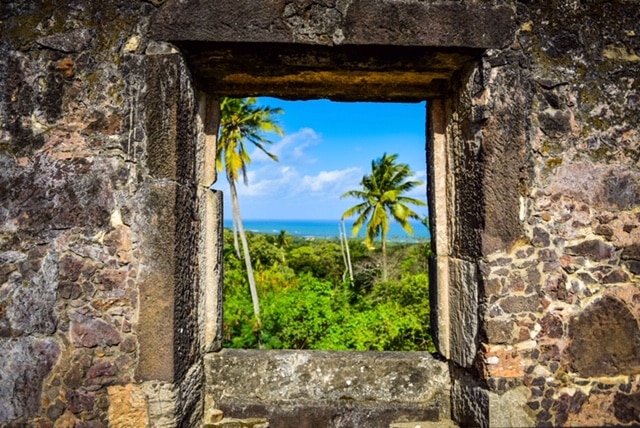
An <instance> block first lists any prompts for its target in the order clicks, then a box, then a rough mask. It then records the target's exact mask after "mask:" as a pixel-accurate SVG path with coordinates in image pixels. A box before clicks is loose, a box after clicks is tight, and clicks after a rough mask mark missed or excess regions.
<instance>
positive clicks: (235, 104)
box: [216, 98, 283, 323]
mask: <svg viewBox="0 0 640 428" xmlns="http://www.w3.org/2000/svg"><path fill="white" fill-rule="evenodd" d="M256 101H257V100H256V98H244V99H239V98H222V99H221V100H220V131H219V136H218V146H217V149H216V168H217V170H218V171H222V170H223V169H224V171H225V175H226V176H227V181H228V182H229V191H230V194H231V208H232V214H233V236H234V246H235V249H236V253H237V254H238V256H240V251H239V248H238V235H240V239H241V241H242V249H243V254H244V261H245V266H246V267H247V278H248V280H249V289H250V291H251V300H252V301H253V311H254V313H255V316H256V319H257V320H258V323H259V322H260V304H259V302H258V292H257V290H256V283H255V278H254V275H253V267H252V265H251V257H250V256H249V245H248V244H247V236H246V234H245V231H244V227H243V225H242V217H241V216H240V204H239V203H238V192H237V190H236V182H237V181H238V179H239V178H240V175H242V179H243V181H244V183H245V184H248V179H247V166H248V165H249V164H250V163H251V156H250V154H249V148H250V147H254V146H255V147H257V148H258V149H260V150H261V151H263V152H264V153H265V154H266V155H267V156H269V157H270V158H271V159H273V160H275V161H277V160H278V158H277V157H276V156H275V155H274V154H272V153H269V152H268V151H267V146H268V145H270V144H272V141H270V140H268V139H266V138H265V137H264V134H265V133H269V132H274V133H276V134H278V135H283V132H282V129H281V128H280V127H279V126H278V125H277V124H276V122H275V116H276V115H278V114H281V113H282V109H279V108H271V107H260V106H257V105H255V104H256Z"/></svg>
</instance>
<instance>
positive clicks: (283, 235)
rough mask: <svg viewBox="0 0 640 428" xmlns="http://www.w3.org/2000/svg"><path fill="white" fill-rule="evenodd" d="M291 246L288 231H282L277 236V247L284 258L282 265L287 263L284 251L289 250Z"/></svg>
mask: <svg viewBox="0 0 640 428" xmlns="http://www.w3.org/2000/svg"><path fill="white" fill-rule="evenodd" d="M290 244H291V236H289V234H288V233H287V231H286V230H281V231H280V233H278V236H276V245H277V246H278V248H280V255H281V257H282V263H285V262H286V259H285V254H284V249H285V248H287V247H288V246H289V245H290Z"/></svg>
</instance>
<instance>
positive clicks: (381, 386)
mask: <svg viewBox="0 0 640 428" xmlns="http://www.w3.org/2000/svg"><path fill="white" fill-rule="evenodd" d="M205 367H206V368H205V371H206V378H207V394H208V395H210V396H211V397H212V398H213V402H215V403H216V407H217V408H219V409H222V410H223V412H224V414H225V415H233V416H234V417H240V418H247V417H265V418H267V419H268V420H269V421H270V423H271V424H272V425H273V426H279V427H284V426H292V427H293V426H324V425H323V424H324V423H326V421H327V420H334V421H340V420H341V421H342V422H340V423H337V425H335V426H375V427H378V426H379V427H382V426H388V424H389V423H390V422H392V421H394V418H397V417H399V416H400V415H403V416H405V417H412V418H413V419H414V420H439V419H441V418H443V417H447V416H448V414H449V386H448V376H449V372H448V367H447V365H446V363H443V362H439V361H437V360H435V359H434V358H433V356H431V354H428V353H424V352H328V351H275V350H270V351H259V350H235V349H225V350H222V351H221V352H219V353H213V354H209V355H207V357H206V359H205ZM421 415H422V416H421ZM310 421H320V422H316V424H315V425H314V424H313V423H312V422H310ZM296 424H297V425H296Z"/></svg>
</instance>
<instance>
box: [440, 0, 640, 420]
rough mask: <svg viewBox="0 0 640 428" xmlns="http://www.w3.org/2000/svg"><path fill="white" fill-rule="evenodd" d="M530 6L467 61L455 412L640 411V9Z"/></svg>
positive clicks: (455, 109)
mask: <svg viewBox="0 0 640 428" xmlns="http://www.w3.org/2000/svg"><path fill="white" fill-rule="evenodd" d="M515 6H516V8H517V9H516V10H517V23H518V28H519V29H518V31H517V34H516V37H515V38H514V41H513V44H512V45H511V46H509V47H508V48H506V49H502V50H489V51H487V52H486V53H485V54H484V55H483V57H482V59H481V60H480V61H479V62H478V63H476V64H475V65H473V66H472V67H471V69H470V70H463V71H462V73H461V75H460V80H459V82H460V85H461V86H459V87H458V89H457V90H456V93H457V95H456V96H455V97H454V98H453V99H449V101H448V111H447V113H446V114H447V115H448V118H449V122H448V128H447V134H446V136H447V139H448V144H449V147H450V150H451V151H450V158H449V160H448V161H449V162H450V164H449V166H450V168H451V170H450V174H451V179H450V180H451V182H452V186H451V189H450V192H451V196H450V198H451V208H450V209H451V212H452V213H454V216H453V220H452V223H453V224H452V231H451V233H450V235H449V239H450V242H451V243H450V245H451V255H452V256H453V257H454V258H455V259H456V260H457V259H462V260H464V261H453V262H452V263H451V264H452V266H451V269H450V273H449V284H450V286H451V288H450V290H449V291H450V296H451V300H452V301H459V300H460V299H459V296H460V295H463V296H464V295H466V293H465V292H464V289H465V287H466V289H467V290H470V289H473V288H474V287H477V289H478V298H477V303H475V302H472V304H470V305H467V306H465V307H459V308H456V307H452V308H450V312H451V313H450V319H451V323H452V324H453V325H452V327H451V329H452V332H451V335H450V337H449V338H448V341H449V343H451V355H450V356H451V358H452V361H453V362H455V365H456V366H458V368H457V369H456V370H454V375H453V378H454V388H453V391H454V392H453V397H452V400H453V407H454V416H455V418H456V419H457V420H458V421H460V422H466V423H469V424H474V425H475V424H485V423H488V424H491V425H496V426H506V425H538V426H545V425H554V426H555V425H561V426H562V425H588V426H592V425H602V424H619V425H629V424H631V425H634V424H638V423H639V422H640V413H639V410H638V409H640V346H639V344H640V334H639V333H640V331H639V330H638V329H639V321H640V306H639V304H638V303H639V302H640V286H639V277H638V274H639V271H638V261H637V259H638V258H639V257H638V255H637V252H638V251H637V248H638V243H639V242H640V232H639V231H638V224H639V223H638V220H639V219H640V218H639V217H638V216H639V215H640V211H639V210H640V172H639V169H638V167H639V166H640V164H639V160H640V157H639V154H640V151H639V150H640V134H639V133H638V125H639V120H640V115H639V114H638V102H637V101H638V96H639V92H638V91H639V90H640V88H639V86H638V81H637V76H638V75H639V74H638V73H639V72H640V58H639V57H638V56H637V55H636V53H637V52H639V51H640V39H638V37H637V34H638V30H639V27H638V17H639V16H640V9H639V8H638V5H637V3H635V2H611V3H603V2H570V1H566V2H558V4H556V5H555V6H554V7H550V6H549V5H547V4H546V3H544V4H543V3H541V2H540V3H539V2H526V3H525V2H522V3H516V4H515ZM473 260H475V263H474V264H475V266H476V267H477V270H478V275H479V277H478V278H477V279H475V277H473V276H471V277H470V276H468V275H467V276H466V278H464V279H463V280H461V281H456V275H454V274H455V273H457V272H464V270H465V269H463V267H464V266H469V261H471V262H472V263H473ZM467 270H468V269H467ZM458 277H460V275H458ZM458 283H459V284H460V286H457V285H456V284H458ZM472 284H475V285H473V286H472V287H471V285H472ZM460 289H463V291H462V292H460V291H459V290H460ZM473 303H475V304H476V306H475V307H474V306H473ZM462 309H464V312H463V311H462ZM469 309H471V311H472V312H473V313H476V314H477V318H476V317H475V316H473V317H472V319H471V320H469V319H468V311H469ZM475 325H478V326H479V330H478V331H477V332H476V331H475V330H474V329H473V328H469V326H471V327H473V326H475ZM456 326H463V327H462V328H458V330H460V331H458V334H456ZM469 343H474V344H475V348H474V349H473V351H476V353H474V354H470V353H469V352H465V351H468V348H469ZM458 370H459V371H458Z"/></svg>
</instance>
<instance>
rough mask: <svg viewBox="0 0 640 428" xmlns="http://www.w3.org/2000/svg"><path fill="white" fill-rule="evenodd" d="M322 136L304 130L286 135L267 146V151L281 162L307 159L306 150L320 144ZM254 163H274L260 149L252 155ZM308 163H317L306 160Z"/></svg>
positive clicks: (307, 129)
mask: <svg viewBox="0 0 640 428" xmlns="http://www.w3.org/2000/svg"><path fill="white" fill-rule="evenodd" d="M320 141H321V138H320V136H319V135H318V134H317V133H316V132H315V131H314V130H313V129H311V128H302V129H300V130H299V131H298V132H294V133H293V134H288V135H285V136H284V137H283V138H282V139H281V140H280V141H278V142H276V143H274V144H272V145H270V146H267V150H268V151H269V152H270V153H272V154H274V155H276V156H277V157H278V159H279V160H280V162H283V161H287V160H292V159H297V160H300V159H303V158H305V156H307V155H306V153H305V150H306V149H307V148H309V147H313V146H315V145H316V144H318V143H320ZM251 159H252V163H253V162H255V163H261V162H273V160H272V159H271V158H270V157H269V156H267V155H266V154H264V152H263V151H262V150H260V149H255V150H254V151H253V153H251ZM306 161H307V162H308V163H313V162H315V159H306Z"/></svg>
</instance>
